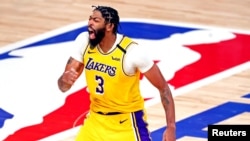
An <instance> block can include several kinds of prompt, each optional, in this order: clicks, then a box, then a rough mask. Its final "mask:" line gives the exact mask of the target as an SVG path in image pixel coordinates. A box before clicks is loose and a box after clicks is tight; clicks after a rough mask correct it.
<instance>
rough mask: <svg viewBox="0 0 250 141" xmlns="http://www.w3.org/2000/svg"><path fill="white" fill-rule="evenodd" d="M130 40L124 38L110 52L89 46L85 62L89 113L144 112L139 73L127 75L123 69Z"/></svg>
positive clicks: (137, 71)
mask: <svg viewBox="0 0 250 141" xmlns="http://www.w3.org/2000/svg"><path fill="white" fill-rule="evenodd" d="M130 44H135V42H133V41H132V40H131V39H130V38H128V37H126V36H123V38H122V40H121V41H120V43H119V44H118V45H117V46H116V47H115V48H114V49H113V50H112V51H111V52H109V53H102V52H100V51H99V49H98V48H97V47H95V48H94V49H91V48H90V46H89V45H88V46H87V48H86V50H85V52H84V55H83V61H84V65H85V76H86V82H87V86H88V91H89V93H90V100H91V105H90V110H92V111H94V112H98V111H101V112H124V113H127V112H134V111H138V110H142V109H143V107H144V99H143V97H142V95H141V93H140V90H139V81H140V72H139V70H136V73H135V74H134V75H127V74H126V73H125V72H124V70H123V61H124V55H125V54H126V49H127V48H128V47H129V45H130Z"/></svg>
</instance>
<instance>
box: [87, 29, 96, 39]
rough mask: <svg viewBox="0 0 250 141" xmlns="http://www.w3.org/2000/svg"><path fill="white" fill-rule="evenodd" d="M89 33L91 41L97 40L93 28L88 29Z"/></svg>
mask: <svg viewBox="0 0 250 141" xmlns="http://www.w3.org/2000/svg"><path fill="white" fill-rule="evenodd" d="M88 32H89V38H90V39H95V37H96V36H95V30H94V29H92V28H89V29H88Z"/></svg>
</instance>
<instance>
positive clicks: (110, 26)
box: [106, 23, 114, 31]
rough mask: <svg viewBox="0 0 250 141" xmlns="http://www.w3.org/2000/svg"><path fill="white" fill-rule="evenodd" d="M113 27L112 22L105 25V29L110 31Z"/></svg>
mask: <svg viewBox="0 0 250 141" xmlns="http://www.w3.org/2000/svg"><path fill="white" fill-rule="evenodd" d="M113 29H114V24H112V23H108V24H107V25H106V30H107V31H112V30H113Z"/></svg>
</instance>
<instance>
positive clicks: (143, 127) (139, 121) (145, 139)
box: [133, 110, 152, 141]
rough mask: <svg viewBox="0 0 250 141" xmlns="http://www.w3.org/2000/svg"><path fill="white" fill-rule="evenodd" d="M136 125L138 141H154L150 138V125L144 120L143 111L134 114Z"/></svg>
mask: <svg viewBox="0 0 250 141" xmlns="http://www.w3.org/2000/svg"><path fill="white" fill-rule="evenodd" d="M133 116H134V120H135V121H134V124H135V127H137V130H136V131H137V134H138V135H137V137H138V138H139V139H138V141H152V140H151V137H150V132H149V130H148V128H147V126H148V123H147V122H146V121H145V120H144V119H143V116H144V112H143V111H142V110H140V111H137V112H134V113H133Z"/></svg>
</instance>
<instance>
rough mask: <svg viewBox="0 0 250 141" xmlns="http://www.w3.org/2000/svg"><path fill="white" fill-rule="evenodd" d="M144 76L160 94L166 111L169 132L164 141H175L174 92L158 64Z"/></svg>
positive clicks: (165, 134)
mask: <svg viewBox="0 0 250 141" xmlns="http://www.w3.org/2000/svg"><path fill="white" fill-rule="evenodd" d="M144 75H145V77H146V78H147V79H148V80H149V81H150V82H151V83H152V85H154V86H155V87H156V88H157V89H158V90H159V92H160V97H161V102H162V105H163V108H164V110H165V115H166V122H167V130H166V131H165V132H164V135H163V141H175V140H176V136H175V130H176V125H175V105H174V100H173V96H172V92H171V90H170V88H169V86H168V84H167V82H166V80H165V78H164V77H163V75H162V73H161V71H160V69H159V67H158V66H157V65H156V64H154V65H153V66H152V67H151V68H150V69H149V70H148V71H146V72H145V73H144Z"/></svg>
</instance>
